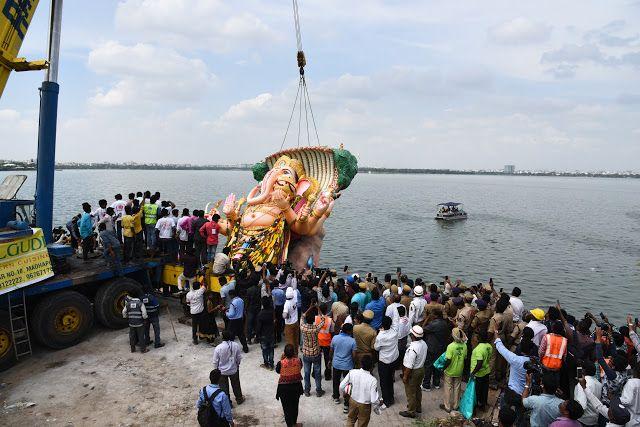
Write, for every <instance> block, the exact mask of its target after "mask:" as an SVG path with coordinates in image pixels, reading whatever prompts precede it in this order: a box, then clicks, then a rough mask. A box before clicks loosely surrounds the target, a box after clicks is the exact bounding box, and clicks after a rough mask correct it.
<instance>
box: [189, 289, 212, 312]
mask: <svg viewBox="0 0 640 427" xmlns="http://www.w3.org/2000/svg"><path fill="white" fill-rule="evenodd" d="M206 290H207V289H206V288H205V287H204V286H200V287H199V288H198V289H196V290H195V291H194V290H193V289H192V290H190V291H189V292H187V296H186V297H185V299H186V300H187V304H189V312H190V313H191V314H198V313H202V311H203V310H204V299H203V298H202V296H203V295H204V293H205V291H206Z"/></svg>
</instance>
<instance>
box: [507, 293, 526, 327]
mask: <svg viewBox="0 0 640 427" xmlns="http://www.w3.org/2000/svg"><path fill="white" fill-rule="evenodd" d="M509 304H511V310H513V321H514V322H519V321H520V320H521V319H522V312H523V311H524V304H523V303H522V300H521V299H520V298H518V297H514V296H512V297H511V298H509Z"/></svg>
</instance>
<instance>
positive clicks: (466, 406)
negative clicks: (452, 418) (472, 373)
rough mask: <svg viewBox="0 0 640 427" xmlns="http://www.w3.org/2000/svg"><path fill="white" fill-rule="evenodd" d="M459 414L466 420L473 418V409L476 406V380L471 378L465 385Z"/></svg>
mask: <svg viewBox="0 0 640 427" xmlns="http://www.w3.org/2000/svg"><path fill="white" fill-rule="evenodd" d="M459 406H460V409H459V410H460V413H461V414H462V416H463V417H465V418H466V419H467V420H468V419H470V418H471V417H473V409H474V408H475V406H476V379H475V378H473V377H471V378H470V379H469V382H468V383H467V388H466V389H465V390H464V394H463V395H462V397H461V398H460V405H459Z"/></svg>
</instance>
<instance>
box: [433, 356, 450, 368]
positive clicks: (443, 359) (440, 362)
mask: <svg viewBox="0 0 640 427" xmlns="http://www.w3.org/2000/svg"><path fill="white" fill-rule="evenodd" d="M446 361H447V353H446V352H445V353H442V354H441V355H440V357H438V359H436V361H435V362H433V367H434V368H436V369H437V370H439V371H442V370H443V369H444V364H445V363H446Z"/></svg>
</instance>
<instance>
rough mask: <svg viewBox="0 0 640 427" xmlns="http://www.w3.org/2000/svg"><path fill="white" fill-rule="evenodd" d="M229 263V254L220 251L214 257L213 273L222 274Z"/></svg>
mask: <svg viewBox="0 0 640 427" xmlns="http://www.w3.org/2000/svg"><path fill="white" fill-rule="evenodd" d="M228 265H229V256H228V255H226V254H224V253H222V252H218V253H217V254H216V256H214V257H213V269H212V270H213V274H222V273H224V271H225V270H226V269H227V266H228Z"/></svg>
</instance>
